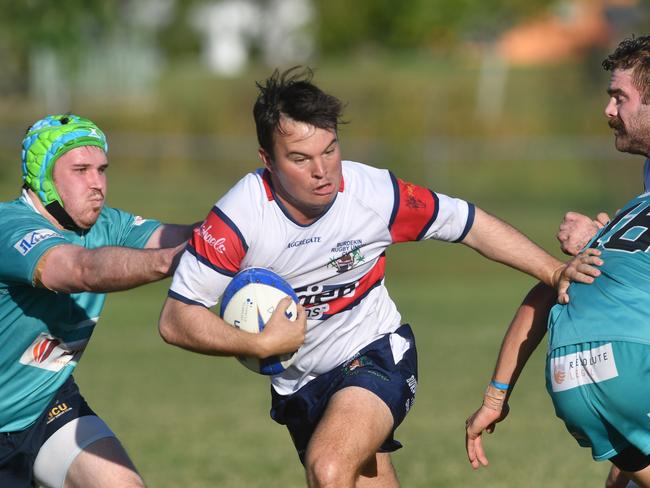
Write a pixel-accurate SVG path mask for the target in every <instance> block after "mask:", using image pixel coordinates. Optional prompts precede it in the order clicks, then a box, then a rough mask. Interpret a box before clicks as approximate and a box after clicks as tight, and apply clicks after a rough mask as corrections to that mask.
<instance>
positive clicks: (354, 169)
mask: <svg viewBox="0 0 650 488" xmlns="http://www.w3.org/2000/svg"><path fill="white" fill-rule="evenodd" d="M341 166H342V169H343V178H344V179H347V180H349V181H350V183H354V184H356V185H363V184H364V183H372V182H375V181H379V182H381V181H389V180H390V172H389V171H388V170H387V169H383V168H376V167H374V166H370V165H368V164H364V163H359V162H357V161H347V160H346V161H342V162H341Z"/></svg>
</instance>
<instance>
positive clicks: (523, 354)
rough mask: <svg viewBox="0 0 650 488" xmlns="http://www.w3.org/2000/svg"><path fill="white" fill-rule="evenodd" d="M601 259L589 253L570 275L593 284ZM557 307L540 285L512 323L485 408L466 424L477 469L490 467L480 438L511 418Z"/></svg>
mask: <svg viewBox="0 0 650 488" xmlns="http://www.w3.org/2000/svg"><path fill="white" fill-rule="evenodd" d="M599 256H600V251H599V250H597V249H588V250H587V251H586V252H584V253H583V254H580V255H579V256H577V257H575V258H574V259H572V260H571V261H570V262H569V263H568V265H567V270H568V273H569V274H570V275H572V276H580V275H582V277H583V278H584V279H583V281H585V282H586V281H588V280H592V281H593V276H594V275H595V276H597V275H598V274H599V273H600V271H599V270H598V269H597V268H595V267H594V266H600V265H602V264H603V261H602V260H601V259H600V257H599ZM554 303H555V291H554V290H553V289H552V288H549V287H548V286H546V285H544V284H542V283H539V284H538V285H537V286H535V287H534V288H533V289H532V290H530V292H529V293H528V295H526V298H524V301H523V302H522V304H521V305H520V306H519V308H518V309H517V312H516V313H515V316H514V318H513V319H512V322H511V323H510V327H509V328H508V331H507V332H506V334H505V336H504V338H503V342H502V343H501V350H500V351H499V357H498V359H497V363H496V366H495V368H494V374H493V375H492V382H491V383H490V384H489V385H488V387H487V390H486V391H485V395H484V398H483V405H482V406H481V407H480V408H479V409H478V410H477V411H476V412H474V414H472V415H471V416H470V417H469V418H468V419H467V421H466V423H465V427H466V431H465V446H466V449H467V457H468V459H469V461H470V463H471V464H472V467H473V468H474V469H477V468H478V467H480V466H481V465H483V466H487V464H488V460H487V457H486V456H485V452H484V450H483V444H482V441H481V435H482V434H483V431H487V432H488V433H492V432H493V431H494V428H495V424H496V423H497V422H500V421H501V420H503V419H504V418H505V417H506V416H507V415H508V411H509V408H508V399H509V398H510V395H511V394H512V390H513V388H514V386H515V383H516V382H517V379H518V378H519V375H520V374H521V371H522V370H523V368H524V366H525V365H526V363H527V362H528V359H530V356H531V354H532V353H533V351H534V350H535V348H537V346H538V345H539V343H540V341H541V340H542V338H543V337H544V334H545V333H546V324H547V321H548V313H549V310H550V309H551V307H552V306H553V304H554Z"/></svg>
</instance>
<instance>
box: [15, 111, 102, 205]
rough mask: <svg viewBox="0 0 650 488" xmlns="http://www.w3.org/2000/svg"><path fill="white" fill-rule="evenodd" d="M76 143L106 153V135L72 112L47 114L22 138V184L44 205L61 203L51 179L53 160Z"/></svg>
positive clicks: (78, 145) (72, 147) (90, 122)
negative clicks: (98, 148) (94, 147)
mask: <svg viewBox="0 0 650 488" xmlns="http://www.w3.org/2000/svg"><path fill="white" fill-rule="evenodd" d="M80 146H97V147H100V148H101V149H103V151H104V152H108V143H107V142H106V136H105V135H104V133H103V132H102V131H101V129H100V128H99V127H97V126H96V125H95V124H94V123H93V122H92V121H90V120H88V119H85V118H83V117H79V116H78V115H73V114H61V115H48V116H47V117H45V118H43V119H41V120H39V121H38V122H35V123H34V124H33V125H32V126H31V127H30V128H29V129H27V134H26V135H25V138H24V139H23V151H22V169H23V183H24V184H25V186H27V187H28V188H31V189H32V190H33V191H34V193H36V194H37V195H38V198H39V199H40V200H41V202H43V204H44V205H45V206H46V207H47V205H49V204H51V203H54V202H58V204H59V205H61V207H63V202H62V201H61V197H60V196H59V193H58V192H57V191H56V187H55V186H54V181H53V179H52V171H53V170H54V163H55V162H56V160H57V159H59V158H60V157H61V156H62V155H63V154H65V153H66V152H68V151H70V150H71V149H74V148H75V147H80Z"/></svg>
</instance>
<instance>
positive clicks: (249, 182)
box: [215, 169, 272, 214]
mask: <svg viewBox="0 0 650 488" xmlns="http://www.w3.org/2000/svg"><path fill="white" fill-rule="evenodd" d="M271 199H272V197H271V189H270V186H269V184H268V174H267V173H266V172H265V170H264V169H258V170H256V171H253V172H250V173H247V174H246V175H244V176H243V177H242V178H241V179H240V180H239V181H238V182H237V183H235V184H234V185H233V186H232V187H231V188H230V190H228V192H226V194H225V195H224V196H223V197H221V198H220V199H219V200H218V201H217V202H216V204H215V205H216V206H217V207H219V208H220V209H221V210H223V211H228V212H236V213H246V214H248V213H250V212H251V211H254V210H255V209H259V208H260V206H259V203H260V202H264V201H268V200H271Z"/></svg>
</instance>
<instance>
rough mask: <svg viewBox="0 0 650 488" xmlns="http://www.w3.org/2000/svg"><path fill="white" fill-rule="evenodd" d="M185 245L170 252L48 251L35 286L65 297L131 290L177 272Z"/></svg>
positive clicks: (66, 246) (64, 247) (116, 249)
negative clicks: (179, 255)
mask: <svg viewBox="0 0 650 488" xmlns="http://www.w3.org/2000/svg"><path fill="white" fill-rule="evenodd" d="M183 247H184V244H181V245H179V246H177V247H175V248H168V249H133V248H128V247H112V246H106V247H99V248H96V249H86V248H84V247H81V246H75V245H72V244H64V245H61V246H56V247H53V248H52V249H50V250H48V251H46V252H45V253H44V254H43V256H42V257H41V258H40V260H39V262H38V265H37V267H36V271H35V272H34V285H35V286H39V287H43V288H47V289H49V290H52V291H57V292H63V293H79V292H85V291H90V292H97V293H104V292H110V291H119V290H128V289H129V288H133V287H136V286H139V285H143V284H145V283H151V282H153V281H158V280H161V279H163V278H165V277H166V276H169V275H170V274H171V273H172V272H173V264H174V262H175V257H176V255H177V254H178V253H179V252H180V251H182V249H183Z"/></svg>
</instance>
